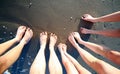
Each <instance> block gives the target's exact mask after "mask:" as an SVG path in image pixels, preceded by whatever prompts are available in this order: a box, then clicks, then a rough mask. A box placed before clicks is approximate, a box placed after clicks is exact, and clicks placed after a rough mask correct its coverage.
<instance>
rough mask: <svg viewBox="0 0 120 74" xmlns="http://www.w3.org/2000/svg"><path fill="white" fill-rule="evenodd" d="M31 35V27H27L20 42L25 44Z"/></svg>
mask: <svg viewBox="0 0 120 74" xmlns="http://www.w3.org/2000/svg"><path fill="white" fill-rule="evenodd" d="M32 36H33V31H32V29H30V28H28V29H27V30H26V32H25V35H24V37H23V39H22V40H21V42H22V43H24V44H27V43H28V42H29V41H30V39H31V38H32Z"/></svg>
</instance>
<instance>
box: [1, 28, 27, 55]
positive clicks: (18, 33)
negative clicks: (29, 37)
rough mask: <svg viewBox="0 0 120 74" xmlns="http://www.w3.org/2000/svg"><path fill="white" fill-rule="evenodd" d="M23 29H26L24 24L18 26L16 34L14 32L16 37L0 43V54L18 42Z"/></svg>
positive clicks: (23, 31)
mask: <svg viewBox="0 0 120 74" xmlns="http://www.w3.org/2000/svg"><path fill="white" fill-rule="evenodd" d="M25 30H26V27H25V26H20V27H19V28H18V30H17V34H16V37H15V38H14V39H12V40H9V41H7V42H4V43H2V44H0V55H2V54H3V53H4V52H5V51H6V50H7V49H8V48H10V47H11V46H12V45H14V44H15V43H17V42H19V41H20V40H21V38H22V36H23V34H24V33H25Z"/></svg>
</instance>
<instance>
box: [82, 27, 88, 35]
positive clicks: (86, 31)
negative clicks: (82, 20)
mask: <svg viewBox="0 0 120 74" xmlns="http://www.w3.org/2000/svg"><path fill="white" fill-rule="evenodd" d="M80 32H81V33H83V34H89V33H90V31H89V30H88V29H86V28H82V27H81V28H80Z"/></svg>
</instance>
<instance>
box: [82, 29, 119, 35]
mask: <svg viewBox="0 0 120 74" xmlns="http://www.w3.org/2000/svg"><path fill="white" fill-rule="evenodd" d="M81 33H83V34H98V35H103V36H108V37H120V29H115V30H99V31H97V30H89V29H85V28H81Z"/></svg>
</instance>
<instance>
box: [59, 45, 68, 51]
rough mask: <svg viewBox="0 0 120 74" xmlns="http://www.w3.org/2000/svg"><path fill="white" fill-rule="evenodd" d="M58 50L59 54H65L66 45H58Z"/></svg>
mask: <svg viewBox="0 0 120 74" xmlns="http://www.w3.org/2000/svg"><path fill="white" fill-rule="evenodd" d="M58 49H59V51H60V52H62V51H63V52H66V50H67V45H66V44H63V43H59V45H58Z"/></svg>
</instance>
